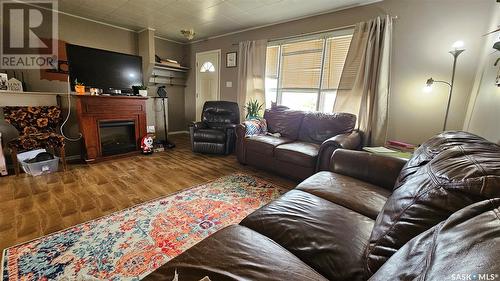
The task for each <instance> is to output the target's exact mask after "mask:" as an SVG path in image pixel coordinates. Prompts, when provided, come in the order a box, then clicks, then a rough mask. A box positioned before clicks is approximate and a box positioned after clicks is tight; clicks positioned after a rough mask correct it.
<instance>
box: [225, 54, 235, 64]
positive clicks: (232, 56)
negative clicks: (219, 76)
mask: <svg viewBox="0 0 500 281" xmlns="http://www.w3.org/2000/svg"><path fill="white" fill-rule="evenodd" d="M236 58H237V55H236V52H229V53H226V67H236V66H237V60H236Z"/></svg>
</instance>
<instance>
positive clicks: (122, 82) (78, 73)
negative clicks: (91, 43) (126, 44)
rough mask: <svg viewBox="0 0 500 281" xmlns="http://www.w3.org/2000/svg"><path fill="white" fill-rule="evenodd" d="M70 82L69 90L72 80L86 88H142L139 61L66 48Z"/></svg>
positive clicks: (97, 50)
mask: <svg viewBox="0 0 500 281" xmlns="http://www.w3.org/2000/svg"><path fill="white" fill-rule="evenodd" d="M66 53H67V56H68V64H69V78H70V81H71V85H72V89H73V86H74V83H75V79H78V82H80V83H83V84H84V85H85V86H88V87H92V88H100V89H103V90H104V92H106V91H107V90H109V89H117V90H130V89H131V88H132V86H133V85H142V58H141V57H140V56H134V55H127V54H122V53H116V52H111V51H105V50H99V49H94V48H88V47H83V46H78V45H73V44H66Z"/></svg>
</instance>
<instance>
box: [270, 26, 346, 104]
mask: <svg viewBox="0 0 500 281" xmlns="http://www.w3.org/2000/svg"><path fill="white" fill-rule="evenodd" d="M339 33H340V34H339ZM339 33H323V34H318V35H315V36H308V37H303V38H298V39H297V38H296V39H293V41H281V42H278V43H274V45H270V46H268V48H267V58H266V107H269V106H270V103H271V102H274V101H276V102H278V104H282V105H285V106H288V107H291V108H294V109H301V110H319V111H323V112H331V111H332V109H333V103H334V102H335V96H336V92H337V89H338V87H339V83H340V79H341V77H342V72H343V68H344V64H345V60H346V58H347V53H348V51H349V47H350V43H351V40H352V30H343V31H341V32H339ZM344 72H345V73H344V78H343V83H342V84H343V85H345V83H344V81H349V79H350V78H349V77H350V76H352V77H354V73H352V75H349V73H348V71H347V72H346V71H345V70H344ZM351 80H353V79H351Z"/></svg>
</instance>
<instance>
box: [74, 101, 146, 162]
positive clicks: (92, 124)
mask: <svg viewBox="0 0 500 281" xmlns="http://www.w3.org/2000/svg"><path fill="white" fill-rule="evenodd" d="M76 97H77V98H76V112H77V116H78V123H79V126H80V130H81V132H82V135H83V143H84V147H85V155H84V157H83V158H84V159H85V161H86V162H98V161H101V160H107V159H114V158H117V157H121V156H127V155H133V154H135V153H136V152H134V153H124V154H120V155H112V156H103V155H102V149H101V141H100V137H99V136H100V126H99V123H100V122H103V121H125V120H126V121H133V122H134V124H135V130H134V131H135V140H136V146H137V151H139V149H140V141H141V139H142V137H143V136H145V135H146V132H147V130H146V100H147V97H129V96H90V95H76Z"/></svg>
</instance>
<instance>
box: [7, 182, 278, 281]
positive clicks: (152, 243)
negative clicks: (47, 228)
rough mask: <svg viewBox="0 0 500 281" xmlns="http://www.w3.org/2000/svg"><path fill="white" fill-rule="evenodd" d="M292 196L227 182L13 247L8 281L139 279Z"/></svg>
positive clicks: (273, 189)
mask: <svg viewBox="0 0 500 281" xmlns="http://www.w3.org/2000/svg"><path fill="white" fill-rule="evenodd" d="M285 191H286V190H285V189H283V188H281V187H278V186H276V185H273V184H270V183H268V182H266V181H263V180H261V179H258V178H255V177H252V176H249V175H245V174H234V175H231V176H226V177H222V178H219V179H217V180H214V181H212V182H209V183H206V184H202V185H199V186H196V187H193V188H190V189H187V190H183V191H180V192H178V193H175V194H172V195H169V196H166V197H162V198H159V199H155V200H153V201H150V202H147V203H143V204H140V205H137V206H134V207H132V208H129V209H126V210H123V211H119V212H116V213H113V214H111V215H109V216H106V217H102V218H99V219H96V220H92V221H89V222H86V223H83V224H80V225H76V226H74V227H71V228H68V229H65V230H62V231H59V232H56V233H54V234H51V235H48V236H44V237H41V238H39V239H36V240H33V241H30V242H27V243H24V244H21V245H17V246H14V247H11V248H8V249H5V250H4V253H3V260H2V271H1V274H2V278H1V279H0V280H96V279H99V280H139V279H141V278H143V277H145V276H146V275H147V274H149V273H151V272H152V271H154V270H155V269H156V268H158V267H160V266H161V265H163V264H165V263H166V262H167V261H169V260H170V259H172V258H174V257H175V256H177V255H179V254H180V253H182V252H183V251H185V250H186V249H188V248H190V247H191V246H193V245H194V244H196V243H198V242H199V241H201V240H203V239H204V238H206V237H207V236H209V235H211V234H212V233H214V232H216V231H217V230H219V229H221V228H223V227H225V226H227V225H231V224H236V223H239V222H240V221H241V220H242V219H243V218H244V217H245V216H247V215H248V214H250V213H251V212H252V211H254V210H255V209H258V208H259V207H261V206H263V205H265V204H267V203H268V202H270V201H272V200H273V199H275V198H277V197H279V196H280V195H281V194H283V193H284V192H285Z"/></svg>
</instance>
